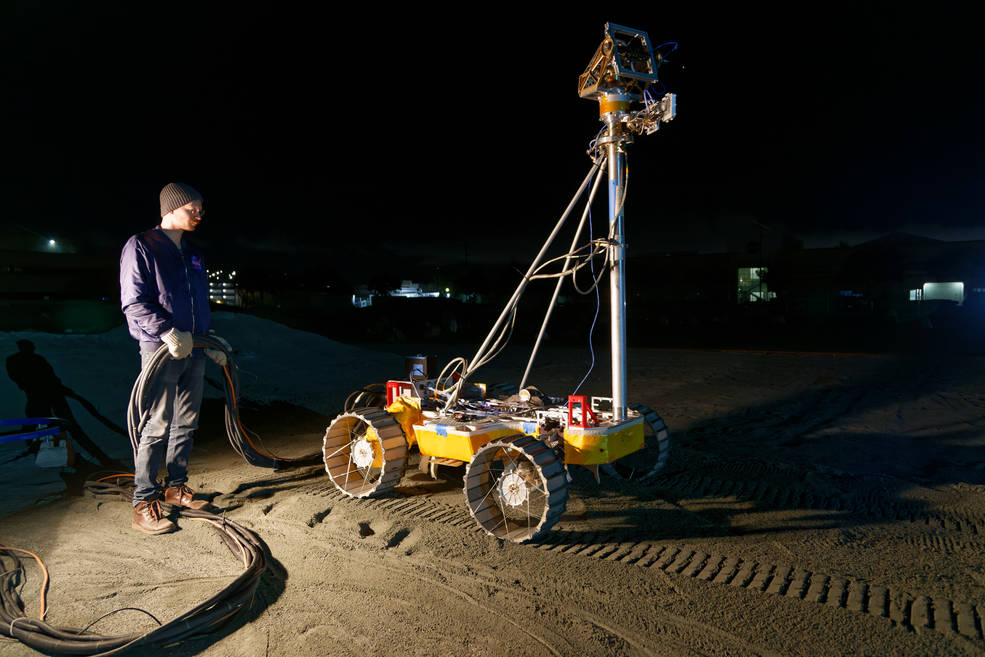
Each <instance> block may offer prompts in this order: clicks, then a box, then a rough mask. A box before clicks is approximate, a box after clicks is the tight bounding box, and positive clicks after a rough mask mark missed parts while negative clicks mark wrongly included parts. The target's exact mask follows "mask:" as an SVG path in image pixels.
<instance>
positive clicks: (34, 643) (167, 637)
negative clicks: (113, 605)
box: [0, 474, 268, 657]
mask: <svg viewBox="0 0 985 657" xmlns="http://www.w3.org/2000/svg"><path fill="white" fill-rule="evenodd" d="M127 476H132V475H122V474H113V475H109V476H105V477H102V478H100V479H97V480H90V481H87V482H86V488H87V489H88V490H90V492H93V494H95V495H97V496H99V497H105V496H119V497H121V498H123V499H125V500H127V501H129V500H130V496H131V491H130V490H128V487H126V486H121V485H120V480H121V479H123V478H126V477H127ZM178 513H179V515H180V516H181V517H182V518H188V519H191V520H198V521H200V522H205V523H207V524H209V525H211V526H212V528H213V529H215V531H216V532H217V533H218V534H219V537H220V538H221V539H222V541H223V542H224V543H225V544H226V546H227V547H228V548H229V550H230V551H231V552H232V553H233V556H235V557H236V558H238V559H240V560H241V561H242V562H243V572H242V573H241V574H240V575H239V576H238V577H237V578H236V579H235V580H234V581H233V582H231V583H230V584H229V585H228V586H226V587H225V588H224V589H223V590H221V591H219V592H218V593H216V594H215V595H213V596H212V597H210V598H209V599H208V600H205V601H204V602H202V603H200V604H198V605H196V606H194V607H192V608H191V609H189V610H187V611H185V612H184V613H182V614H180V615H179V616H178V617H176V618H174V619H173V620H171V621H169V622H167V623H164V624H161V625H159V627H156V628H154V629H153V630H151V631H149V632H144V633H135V634H127V635H121V636H111V635H105V634H96V633H93V632H90V631H89V628H90V627H91V626H92V625H93V624H94V623H95V621H93V623H90V624H89V625H88V626H87V627H86V628H85V629H83V630H77V629H73V628H67V627H60V626H56V625H52V624H50V623H47V622H46V621H45V620H44V616H45V613H46V611H47V610H45V611H42V612H41V614H40V617H39V618H29V617H28V616H27V615H26V610H25V605H24V601H23V600H22V599H21V596H20V593H19V591H18V588H19V587H20V584H21V577H22V573H24V572H25V571H24V569H23V567H22V565H21V562H20V559H19V558H18V557H17V556H16V554H14V552H24V553H27V554H30V555H31V556H33V557H34V558H35V559H37V560H38V562H39V563H40V564H41V568H42V571H44V572H45V573H47V571H46V569H45V567H44V563H43V562H41V559H40V557H38V556H37V555H34V554H33V553H31V552H29V551H27V550H21V549H19V548H3V547H0V635H3V636H7V637H10V638H12V639H16V640H18V641H20V642H21V643H24V644H25V645H28V646H30V647H31V648H34V649H35V650H37V651H39V652H45V653H55V654H65V655H90V656H93V657H108V656H109V655H114V654H117V653H119V652H121V651H123V650H125V649H129V648H135V647H138V646H140V647H147V648H149V647H151V646H155V647H157V648H159V649H160V648H162V647H163V646H167V645H169V644H173V643H176V642H178V641H183V640H185V639H188V638H189V637H191V636H194V635H198V634H207V633H209V632H213V631H215V630H216V629H217V628H218V626H219V625H220V624H221V623H222V622H224V621H226V620H228V619H229V618H231V617H232V616H233V615H234V614H235V613H236V612H237V611H239V610H240V609H242V608H244V607H246V606H248V605H249V604H250V601H251V600H252V598H253V595H254V592H255V591H256V588H257V585H258V584H259V582H260V577H261V576H262V575H263V573H264V571H265V570H266V569H267V554H268V552H267V548H266V546H265V545H264V544H263V541H261V540H260V538H259V537H258V536H257V535H256V534H254V533H253V532H252V531H250V530H249V529H247V528H245V527H243V526H242V525H240V524H238V523H236V522H233V521H231V520H228V519H227V518H224V517H222V516H217V515H215V514H213V513H209V512H207V511H196V510H193V509H184V508H183V509H180V511H179V512H178ZM46 585H47V580H46V581H45V585H44V586H43V587H42V593H41V607H42V609H44V608H45V590H46ZM128 609H129V608H128ZM116 611H123V609H120V610H115V611H114V612H110V613H115V612H116ZM137 611H143V610H137ZM144 613H148V612H144ZM106 615H109V614H104V615H103V616H102V617H105V616H106ZM102 617H100V618H102ZM152 618H153V616H152ZM96 620H97V621H98V620H99V619H96ZM155 620H157V619H156V618H155ZM158 622H159V621H158Z"/></svg>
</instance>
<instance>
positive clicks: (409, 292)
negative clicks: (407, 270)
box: [390, 281, 441, 299]
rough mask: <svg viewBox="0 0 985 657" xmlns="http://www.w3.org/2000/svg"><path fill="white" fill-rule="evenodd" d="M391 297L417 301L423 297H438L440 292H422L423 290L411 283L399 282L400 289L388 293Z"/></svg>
mask: <svg viewBox="0 0 985 657" xmlns="http://www.w3.org/2000/svg"><path fill="white" fill-rule="evenodd" d="M390 296H391V297H404V298H405V299H418V298H423V297H440V296H441V292H439V291H437V290H433V291H427V292H425V291H424V288H423V287H422V286H420V285H418V284H417V283H415V282H413V281H400V288H399V289H397V290H392V291H391V292H390Z"/></svg>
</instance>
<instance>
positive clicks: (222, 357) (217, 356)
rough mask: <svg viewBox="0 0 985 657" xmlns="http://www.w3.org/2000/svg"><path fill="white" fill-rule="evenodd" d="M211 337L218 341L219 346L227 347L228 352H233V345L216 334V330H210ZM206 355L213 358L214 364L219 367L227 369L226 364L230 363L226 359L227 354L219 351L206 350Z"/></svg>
mask: <svg viewBox="0 0 985 657" xmlns="http://www.w3.org/2000/svg"><path fill="white" fill-rule="evenodd" d="M209 337H210V338H214V339H215V340H216V341H218V342H219V344H221V345H222V346H223V347H225V349H226V351H232V350H233V348H232V345H230V344H229V343H228V342H226V341H225V340H223V339H222V337H221V336H219V335H218V334H216V332H215V329H210V330H209ZM205 355H206V356H208V357H209V358H211V359H212V362H214V363H215V364H216V365H218V366H219V367H225V366H226V363H227V362H228V359H227V358H226V352H225V351H221V350H219V349H206V350H205Z"/></svg>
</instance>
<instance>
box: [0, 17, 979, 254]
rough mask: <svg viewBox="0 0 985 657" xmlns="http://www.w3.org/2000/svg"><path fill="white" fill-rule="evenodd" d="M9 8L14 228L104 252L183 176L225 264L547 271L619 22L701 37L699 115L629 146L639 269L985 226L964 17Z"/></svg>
mask: <svg viewBox="0 0 985 657" xmlns="http://www.w3.org/2000/svg"><path fill="white" fill-rule="evenodd" d="M7 13H9V14H11V15H10V16H9V17H8V18H9V19H8V20H4V21H2V23H3V26H2V27H0V34H2V36H3V39H2V41H3V43H4V49H5V57H4V60H5V61H6V62H7V63H8V67H9V69H10V70H9V71H8V74H9V77H10V79H11V80H12V85H11V86H10V88H9V90H10V93H9V94H7V96H6V100H5V101H4V102H3V104H2V113H3V121H4V123H5V124H6V125H8V126H10V128H9V132H10V133H11V135H12V139H11V142H12V143H11V148H10V150H9V155H8V158H7V161H6V163H5V164H4V167H5V169H6V171H5V174H6V175H4V176H3V181H4V182H3V183H0V184H2V186H3V192H4V197H5V199H6V200H7V204H6V207H5V208H4V209H3V210H0V212H3V214H4V217H3V220H2V221H3V224H4V225H14V224H20V225H22V226H27V227H29V228H30V229H31V230H36V231H38V232H39V233H43V234H49V233H50V234H51V235H53V236H55V235H57V236H59V237H61V238H63V239H68V240H73V241H76V242H77V243H79V244H80V245H81V247H82V248H83V249H100V250H102V249H106V250H113V249H116V248H118V246H116V245H119V244H122V242H123V241H124V240H125V239H126V237H127V236H129V235H130V234H132V233H134V232H137V231H139V230H142V229H145V228H148V227H151V226H153V225H154V223H156V221H157V192H158V191H159V189H160V187H161V186H163V185H164V184H165V183H167V182H169V181H172V180H180V181H183V182H187V183H189V184H192V185H193V186H195V187H196V188H198V189H199V190H200V191H201V192H202V193H203V195H204V196H205V199H206V209H207V213H206V221H205V222H204V223H203V225H202V226H201V228H200V229H199V233H200V234H199V235H197V239H200V240H201V241H202V243H203V244H204V245H205V246H206V248H207V249H209V250H210V251H211V252H212V253H214V254H215V255H220V254H226V253H228V254H242V255H243V256H244V257H249V254H255V253H256V254H261V257H262V253H263V252H280V253H294V252H298V253H305V252H322V253H324V254H325V255H326V256H327V257H328V258H332V257H336V258H338V259H339V261H340V262H344V261H346V260H347V259H348V260H352V259H353V258H352V257H351V256H352V255H353V254H356V255H357V257H356V258H354V259H355V260H361V259H367V258H368V259H372V258H374V257H375V256H374V254H377V253H380V254H387V253H402V254H405V255H407V256H408V257H411V258H414V257H417V256H419V257H423V258H427V259H435V260H440V261H445V262H458V261H461V260H463V259H464V258H465V254H466V251H467V252H468V256H469V258H471V260H472V261H473V262H479V261H483V260H500V261H509V260H510V259H516V260H518V261H521V262H523V261H526V260H528V259H529V258H530V257H531V256H532V255H533V253H535V252H536V250H537V248H538V247H539V246H540V244H541V242H542V240H543V239H544V237H545V236H546V235H547V233H548V232H549V230H550V227H551V226H552V225H553V223H554V222H555V221H556V219H557V217H558V215H559V214H560V212H561V210H562V209H563V208H564V206H565V204H566V203H567V201H568V199H569V198H570V196H571V194H572V193H573V192H574V190H575V189H576V188H577V186H578V183H579V182H580V180H581V178H582V177H583V176H584V174H585V173H586V172H587V170H588V168H589V166H590V162H589V160H588V158H587V156H585V154H584V151H585V147H586V145H587V142H588V141H589V140H590V139H591V138H592V137H593V136H594V134H595V132H596V131H597V129H598V121H597V106H595V104H594V103H592V102H589V101H584V100H581V99H579V98H578V97H577V94H576V93H575V81H576V80H577V76H578V74H579V73H580V72H581V71H582V70H583V69H584V66H585V65H586V64H587V62H588V60H589V58H590V57H591V55H592V53H593V52H594V50H595V48H596V47H597V45H598V43H599V41H600V40H601V36H602V27H603V25H604V23H605V21H606V20H611V21H613V22H615V23H619V24H623V25H628V26H631V27H635V28H639V29H642V30H646V31H647V32H648V33H649V35H650V37H651V39H652V41H653V42H654V43H656V44H659V43H663V42H665V41H676V42H677V43H678V44H679V47H678V49H677V50H676V51H675V52H673V53H672V54H671V55H670V57H669V60H668V62H667V63H666V64H665V65H664V66H663V67H662V68H661V77H662V80H663V83H664V84H665V86H666V88H667V90H669V91H673V92H675V93H677V94H678V102H679V113H678V117H677V119H676V120H675V121H673V122H672V123H669V124H667V125H665V126H664V127H663V128H662V129H661V130H660V131H659V132H658V133H656V134H654V135H651V136H644V137H640V138H638V139H637V141H636V143H635V144H634V145H633V146H631V148H630V151H629V153H630V155H629V166H630V175H629V197H628V200H627V233H628V238H629V241H630V245H631V248H632V249H633V250H634V252H635V253H646V252H651V251H652V252H661V251H675V250H694V251H702V250H705V251H710V250H721V249H723V248H727V247H729V245H743V244H745V243H746V242H748V241H753V240H756V239H758V235H759V231H760V228H759V227H758V225H759V224H763V225H765V226H767V227H768V228H769V230H771V231H774V232H776V233H780V234H784V235H789V236H790V237H791V238H792V239H797V240H800V241H801V242H803V243H804V244H805V245H806V246H833V245H836V244H837V243H838V242H840V241H845V242H849V243H857V242H859V241H864V240H866V239H871V238H873V237H877V236H879V235H883V234H887V233H891V232H901V231H902V232H912V233H916V234H920V235H924V236H927V237H931V238H938V239H977V238H985V230H982V228H981V225H980V219H979V218H980V216H981V212H982V199H981V198H980V194H976V190H977V189H978V181H980V180H981V179H982V178H983V177H985V158H983V155H982V153H985V137H983V131H981V130H980V129H979V128H978V127H977V122H978V120H979V117H980V116H981V115H982V113H983V109H985V102H983V101H985V91H983V89H982V87H981V85H980V84H977V83H974V82H973V80H975V77H974V76H973V74H974V73H975V72H976V71H977V68H976V67H977V64H978V62H979V61H980V56H979V55H980V53H977V52H976V47H975V38H974V35H973V34H972V27H971V26H972V25H973V24H974V22H973V21H971V20H970V17H969V16H962V15H961V14H960V13H959V12H957V11H954V12H951V13H950V14H949V12H948V10H946V9H945V10H940V9H938V10H933V12H931V10H927V9H925V8H919V9H917V8H909V7H905V6H900V5H893V6H891V7H888V6H881V5H877V4H872V5H866V6H864V7H862V8H860V9H855V10H851V11H848V10H845V11H843V12H840V13H839V12H829V13H827V14H824V15H819V16H816V17H814V19H813V20H812V21H811V22H810V24H809V25H806V26H805V25H803V24H802V23H801V22H800V21H796V22H794V21H793V20H792V19H789V20H784V19H783V16H782V15H779V14H777V13H776V12H774V11H771V10H765V9H764V10H758V11H743V10H737V9H730V10H724V11H715V12H711V15H708V14H707V12H706V11H705V10H702V11H701V12H698V11H695V10H687V9H671V10H667V11H660V12H656V11H654V12H650V13H646V12H638V13H636V14H626V13H624V12H619V11H615V12H612V13H611V15H604V16H603V15H594V16H588V15H586V16H579V17H577V19H576V18H571V17H568V18H566V19H564V20H563V21H559V20H558V19H557V18H556V17H552V16H547V17H544V16H529V15H527V14H524V15H523V16H522V17H514V16H510V15H508V14H507V15H500V16H493V17H488V20H487V21H484V22H483V24H482V25H481V26H478V25H472V24H456V23H455V22H453V21H451V20H450V19H448V18H447V17H444V16H441V15H436V16H427V15H411V16H391V17H389V20H386V21H382V22H380V21H372V22H371V21H368V20H367V17H366V16H349V17H344V16H339V15H336V14H333V15H328V14H318V13H296V14H290V13H288V12H284V11H280V12H278V11H276V10H273V9H268V10H265V11H259V10H247V9H238V10H237V11H236V12H229V11H225V10H220V9H216V8H210V7H204V8H202V7H198V8H196V9H195V14H194V20H193V21H190V22H189V23H188V24H187V25H184V24H180V21H179V24H180V28H179V26H178V25H175V24H174V23H173V22H172V21H165V20H163V19H162V16H161V15H160V14H157V13H155V12H153V11H151V10H149V9H134V8H126V10H124V11H117V10H115V9H112V8H107V7H85V8H82V7H57V8H51V7H35V6H33V5H29V4H28V3H20V4H19V6H16V7H15V8H13V9H12V10H8V12H7ZM179 14H180V12H179ZM593 218H594V220H595V222H596V225H598V224H599V223H600V222H601V221H604V206H602V205H599V206H598V207H597V209H596V212H595V216H594V217H593ZM740 248H741V246H740ZM220 257H227V256H225V255H220ZM348 266H352V265H348Z"/></svg>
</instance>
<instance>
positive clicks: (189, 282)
mask: <svg viewBox="0 0 985 657" xmlns="http://www.w3.org/2000/svg"><path fill="white" fill-rule="evenodd" d="M182 242H184V240H182ZM178 251H179V252H180V253H181V265H182V266H183V267H184V268H185V287H186V288H187V289H188V304H189V305H190V306H191V310H192V335H195V297H194V296H192V277H191V276H190V275H189V274H188V258H187V254H186V253H185V251H184V249H181V248H179V249H178Z"/></svg>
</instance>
